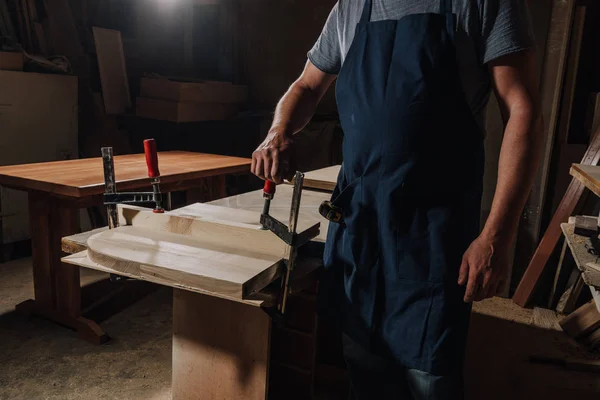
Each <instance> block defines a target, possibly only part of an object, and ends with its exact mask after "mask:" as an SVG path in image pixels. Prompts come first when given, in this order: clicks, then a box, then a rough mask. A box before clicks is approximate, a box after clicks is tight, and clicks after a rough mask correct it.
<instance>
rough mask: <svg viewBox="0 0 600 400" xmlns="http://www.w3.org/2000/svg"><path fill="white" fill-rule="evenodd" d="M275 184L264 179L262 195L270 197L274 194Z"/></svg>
mask: <svg viewBox="0 0 600 400" xmlns="http://www.w3.org/2000/svg"><path fill="white" fill-rule="evenodd" d="M276 188H277V185H275V183H273V182H271V181H265V187H264V189H263V192H264V197H266V198H269V199H272V198H273V197H274V196H275V191H276Z"/></svg>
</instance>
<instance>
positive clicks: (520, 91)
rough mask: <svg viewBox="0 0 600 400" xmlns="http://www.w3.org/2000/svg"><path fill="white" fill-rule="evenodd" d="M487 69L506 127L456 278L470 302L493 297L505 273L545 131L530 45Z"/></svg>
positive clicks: (504, 278) (495, 61)
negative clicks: (487, 201) (479, 219)
mask: <svg viewBox="0 0 600 400" xmlns="http://www.w3.org/2000/svg"><path fill="white" fill-rule="evenodd" d="M489 69H490V73H491V76H492V79H493V84H494V91H495V93H496V98H497V99H498V104H499V105H500V111H501V112H502V116H503V118H504V120H505V122H506V129H505V131H504V139H503V140H502V149H501V151H500V160H499V162H498V182H497V184H496V192H495V194H494V201H493V202H492V207H491V210H490V214H489V216H488V218H487V221H486V223H485V227H484V229H483V232H482V233H481V235H480V236H479V238H477V239H476V240H475V241H474V242H473V243H472V244H471V246H470V247H469V249H467V251H466V253H465V254H464V256H463V261H462V265H461V268H460V276H459V279H458V283H459V284H460V285H465V284H466V285H467V289H466V294H465V301H466V302H468V303H470V302H472V301H479V300H483V299H486V298H488V297H493V296H494V295H496V294H497V292H498V290H499V289H500V288H502V284H503V283H504V282H505V281H506V280H507V278H508V270H509V265H510V261H511V260H510V259H509V255H510V253H511V252H510V244H511V243H512V241H513V239H514V237H515V234H516V232H517V226H518V224H519V217H520V216H521V212H522V211H523V207H524V206H525V202H526V201H527V196H529V191H530V190H531V186H532V183H533V180H534V178H535V174H536V172H537V169H538V167H539V160H540V155H541V145H540V144H541V139H542V138H543V136H544V135H543V134H544V131H543V124H542V118H541V114H540V101H539V90H538V85H537V80H538V78H537V69H536V64H535V54H534V53H533V51H525V52H519V53H514V54H510V55H506V56H504V57H500V58H498V59H496V60H494V61H493V62H491V63H490V64H489Z"/></svg>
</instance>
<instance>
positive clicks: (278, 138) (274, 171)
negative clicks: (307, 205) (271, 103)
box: [251, 61, 336, 183]
mask: <svg viewBox="0 0 600 400" xmlns="http://www.w3.org/2000/svg"><path fill="white" fill-rule="evenodd" d="M335 78H336V76H335V75H329V74H326V73H325V72H322V71H321V70H319V69H318V68H317V67H315V66H314V65H313V64H312V63H311V62H310V61H308V62H307V63H306V67H305V68H304V72H303V73H302V75H301V76H300V78H298V80H296V82H294V83H293V84H292V86H290V88H289V89H288V91H287V92H286V93H285V95H284V96H283V97H282V99H281V100H280V101H279V104H278V105H277V108H276V109H275V116H274V119H273V125H272V126H271V129H270V130H269V133H268V134H267V137H266V139H265V140H264V142H263V143H262V144H261V145H260V146H259V147H258V148H257V149H256V150H255V151H254V153H253V154H252V167H251V172H252V173H253V174H255V175H257V176H258V177H259V178H261V179H268V180H272V181H273V182H275V183H281V182H282V179H283V177H282V174H283V173H286V171H284V170H283V169H284V168H283V163H284V162H285V161H286V160H285V158H286V153H287V151H288V150H289V147H290V145H291V144H292V136H293V135H294V134H296V133H298V132H299V131H301V130H302V128H304V127H305V126H306V124H308V122H309V121H310V119H311V118H312V117H313V115H314V113H315V110H316V108H317V105H318V104H319V102H320V101H321V99H322V98H323V95H324V94H325V92H326V91H327V89H328V88H329V86H330V85H331V83H332V82H333V81H334V80H335Z"/></svg>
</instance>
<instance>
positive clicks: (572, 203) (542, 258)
mask: <svg viewBox="0 0 600 400" xmlns="http://www.w3.org/2000/svg"><path fill="white" fill-rule="evenodd" d="M598 133H600V132H597V134H596V135H595V136H594V137H593V139H592V142H591V143H590V147H589V148H588V150H587V151H586V153H585V156H584V157H583V159H582V160H581V164H583V165H596V164H598V161H600V134H598ZM584 189H585V186H584V185H583V184H582V183H581V182H579V181H578V180H577V179H573V180H572V181H571V184H570V185H569V187H568V189H567V192H566V193H565V195H564V197H563V199H562V201H561V202H560V205H559V206H558V209H557V211H556V213H555V214H554V216H553V217H552V220H551V221H550V224H549V225H548V229H547V230H546V233H544V236H543V237H542V240H541V241H540V243H539V246H538V247H537V249H536V251H535V253H534V254H533V257H532V259H531V262H530V263H529V265H528V267H527V270H526V271H525V274H524V275H523V278H522V279H521V282H520V283H519V286H518V287H517V290H516V291H515V294H514V295H513V301H514V302H515V303H517V304H518V305H520V306H521V307H525V305H526V304H527V302H529V300H530V299H531V296H532V295H533V292H534V290H535V287H536V285H537V282H538V279H539V278H540V276H541V275H542V272H544V268H546V264H547V262H548V260H549V259H550V256H551V255H552V252H553V251H554V248H555V247H556V244H557V243H558V240H559V238H560V235H561V229H560V224H562V223H564V222H566V221H567V220H568V219H569V217H570V216H571V215H572V214H573V212H574V210H575V208H576V207H577V204H578V203H579V200H580V199H581V196H582V195H583V193H584Z"/></svg>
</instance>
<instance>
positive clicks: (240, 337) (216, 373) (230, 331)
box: [172, 290, 271, 400]
mask: <svg viewBox="0 0 600 400" xmlns="http://www.w3.org/2000/svg"><path fill="white" fill-rule="evenodd" d="M216 310H218V312H215V311H216ZM270 333H271V320H270V318H269V316H268V315H267V314H266V313H265V312H264V311H263V310H260V309H258V308H251V307H247V306H245V305H243V304H239V303H236V302H233V301H226V300H221V299H218V298H214V297H208V296H203V295H201V294H196V293H190V292H186V291H183V290H175V291H174V292H173V382H172V387H173V390H172V391H173V395H172V396H173V400H192V399H199V398H202V399H215V400H216V399H232V400H233V399H245V400H259V399H260V400H264V399H266V398H267V385H268V369H269V343H270V336H271V334H270Z"/></svg>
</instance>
